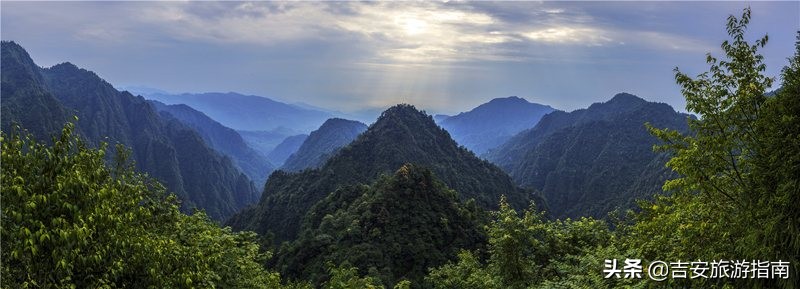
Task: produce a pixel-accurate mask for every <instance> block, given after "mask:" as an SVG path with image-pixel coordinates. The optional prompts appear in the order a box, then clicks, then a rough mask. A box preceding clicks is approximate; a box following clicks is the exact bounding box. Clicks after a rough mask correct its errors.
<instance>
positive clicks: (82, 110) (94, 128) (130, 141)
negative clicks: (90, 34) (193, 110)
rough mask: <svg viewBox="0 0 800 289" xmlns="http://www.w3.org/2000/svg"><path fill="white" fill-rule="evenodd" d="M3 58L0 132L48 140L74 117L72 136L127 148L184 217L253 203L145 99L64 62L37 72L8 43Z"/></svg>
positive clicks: (218, 158) (243, 184) (243, 185)
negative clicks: (18, 131) (19, 131)
mask: <svg viewBox="0 0 800 289" xmlns="http://www.w3.org/2000/svg"><path fill="white" fill-rule="evenodd" d="M2 57H3V58H2V63H3V65H2V75H3V83H2V86H3V98H2V107H3V128H2V129H3V130H4V131H8V130H10V129H11V127H10V124H12V123H17V124H19V125H20V126H22V127H23V128H29V127H30V131H31V132H32V133H34V135H35V137H36V138H38V139H48V140H49V139H50V136H51V135H52V134H53V133H56V132H59V131H60V128H59V127H60V126H63V124H64V123H63V121H64V120H65V119H66V120H71V118H70V116H71V115H75V116H77V117H78V119H77V122H76V123H75V125H76V131H77V132H78V133H79V134H80V135H81V136H82V137H83V138H85V139H86V140H87V141H88V143H90V144H93V145H96V144H98V143H99V142H101V141H103V142H107V143H109V144H112V145H113V144H116V143H121V144H124V145H125V146H127V147H128V148H130V149H131V150H132V157H133V160H134V161H135V164H136V168H137V169H138V170H140V171H143V172H147V173H148V174H149V175H151V176H152V177H155V178H156V179H158V180H159V181H161V182H162V183H163V184H164V185H165V186H166V187H167V188H168V190H169V191H171V192H174V193H175V194H176V195H178V196H179V197H180V198H181V199H182V200H183V206H184V209H186V210H188V209H190V208H193V207H199V208H202V209H205V210H206V211H207V213H208V214H209V215H210V216H211V217H213V218H215V219H217V220H222V219H224V218H226V217H227V216H229V215H231V214H233V213H234V212H236V211H237V210H238V209H239V208H242V207H244V206H245V205H247V204H250V203H252V202H254V201H255V200H256V199H257V197H258V194H257V191H256V190H255V188H254V186H253V184H252V183H251V182H250V180H249V179H248V178H247V176H246V175H244V174H242V173H241V172H240V171H239V170H238V169H236V166H235V165H234V164H233V163H232V162H231V161H230V160H229V159H227V158H225V157H223V156H222V155H220V154H219V153H217V152H216V151H214V150H213V149H211V148H209V147H208V146H207V145H206V144H205V142H204V141H203V139H202V138H201V137H200V135H198V133H197V132H196V131H194V130H193V129H191V128H189V127H187V126H185V125H183V124H182V123H180V122H178V121H177V120H175V119H168V118H164V117H162V116H161V115H159V113H158V112H157V111H156V110H155V109H153V107H152V106H151V105H150V104H149V103H148V102H147V101H145V100H144V99H143V98H141V97H135V96H133V95H131V94H130V93H127V92H120V91H117V90H116V89H114V87H112V86H111V84H109V83H107V82H105V81H104V80H103V79H101V78H100V77H98V76H97V75H96V74H94V73H93V72H91V71H87V70H84V69H80V68H78V67H76V66H75V65H73V64H70V63H62V64H59V65H55V66H53V67H51V68H44V69H43V68H39V67H38V66H36V65H35V64H34V63H33V61H32V60H31V58H30V56H29V55H28V54H27V52H26V51H25V50H24V49H23V48H22V47H21V46H19V45H17V44H16V43H13V42H3V43H2ZM6 96H9V97H6ZM30 108H33V110H31V111H33V113H29V112H28V111H29V109H30Z"/></svg>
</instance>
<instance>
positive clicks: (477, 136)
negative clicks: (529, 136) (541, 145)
mask: <svg viewBox="0 0 800 289" xmlns="http://www.w3.org/2000/svg"><path fill="white" fill-rule="evenodd" d="M553 110H554V109H553V108H552V107H549V106H546V105H541V104H537V103H530V102H528V101H527V100H525V99H522V98H519V97H516V96H511V97H506V98H495V99H492V100H491V101H489V102H487V103H484V104H481V105H479V106H478V107H476V108H474V109H472V110H470V111H468V112H462V113H459V114H457V115H455V116H451V117H447V118H443V119H441V120H440V121H438V123H439V125H441V126H442V127H443V128H444V129H446V130H447V131H448V132H449V133H450V135H452V136H453V139H454V140H456V142H458V143H459V144H461V145H463V146H465V147H467V148H468V149H470V150H471V151H473V152H475V154H476V155H482V154H483V153H485V152H487V151H488V150H490V149H492V148H495V147H497V146H499V145H501V144H503V143H505V142H506V141H507V140H508V139H510V138H511V137H512V136H514V135H515V134H517V133H519V132H521V131H523V130H525V129H528V128H531V127H533V126H534V125H536V123H537V122H539V119H541V118H542V116H544V115H545V114H548V113H550V112H552V111H553Z"/></svg>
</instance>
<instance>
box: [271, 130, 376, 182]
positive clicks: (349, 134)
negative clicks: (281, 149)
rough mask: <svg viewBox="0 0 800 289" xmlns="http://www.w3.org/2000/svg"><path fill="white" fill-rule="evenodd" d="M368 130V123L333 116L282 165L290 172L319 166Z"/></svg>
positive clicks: (313, 132)
mask: <svg viewBox="0 0 800 289" xmlns="http://www.w3.org/2000/svg"><path fill="white" fill-rule="evenodd" d="M365 130H367V125H365V124H363V123H361V122H358V121H353V120H346V119H341V118H331V119H329V120H326V121H325V123H323V124H322V126H320V127H319V129H317V130H315V131H312V132H311V134H310V135H309V136H308V138H306V139H305V140H304V141H303V143H302V145H301V146H300V148H299V149H297V151H296V152H295V153H294V154H292V155H291V156H289V158H288V159H287V160H286V162H285V163H284V164H283V166H282V167H281V169H282V170H285V171H289V172H296V171H301V170H304V169H308V168H318V167H320V166H322V165H323V164H325V162H326V161H327V160H328V159H329V158H331V157H332V156H333V154H334V153H336V151H338V150H339V149H340V148H342V147H343V146H346V145H348V144H349V143H350V142H352V141H353V140H355V139H356V137H358V135H359V134H361V133H362V132H364V131H365Z"/></svg>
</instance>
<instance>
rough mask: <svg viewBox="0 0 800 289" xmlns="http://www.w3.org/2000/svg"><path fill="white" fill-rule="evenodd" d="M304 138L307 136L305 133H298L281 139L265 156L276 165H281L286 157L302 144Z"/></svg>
mask: <svg viewBox="0 0 800 289" xmlns="http://www.w3.org/2000/svg"><path fill="white" fill-rule="evenodd" d="M306 138H308V135H307V134H298V135H293V136H290V137H287V138H285V139H283V141H282V142H281V143H279V144H278V145H277V146H275V148H274V149H272V151H271V152H269V154H267V158H268V159H269V160H270V161H272V162H273V163H274V164H277V165H278V166H280V165H283V163H284V162H285V161H286V159H288V158H289V156H291V155H292V154H293V153H294V152H296V151H297V150H298V149H299V148H300V146H302V145H303V142H305V141H306Z"/></svg>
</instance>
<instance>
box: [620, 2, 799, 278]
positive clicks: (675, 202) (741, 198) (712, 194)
mask: <svg viewBox="0 0 800 289" xmlns="http://www.w3.org/2000/svg"><path fill="white" fill-rule="evenodd" d="M749 22H750V9H749V8H747V9H745V10H744V12H743V14H742V16H741V17H740V18H736V17H734V16H730V17H729V18H728V23H727V31H728V34H729V35H730V37H731V40H730V41H725V42H723V43H722V49H723V51H724V52H725V59H724V60H718V59H717V58H715V57H712V56H711V55H708V56H707V62H708V64H709V65H710V68H709V71H708V72H706V73H703V74H700V75H698V76H697V77H695V78H692V77H689V76H687V75H685V74H684V73H682V72H680V70H678V69H677V68H676V70H675V71H676V80H677V82H678V84H680V85H681V88H682V90H681V91H682V93H683V95H684V96H685V98H686V102H687V106H686V107H687V109H688V110H689V111H690V112H693V113H696V114H698V115H699V116H700V117H699V118H698V119H690V120H689V126H690V129H691V133H690V134H686V135H682V134H680V133H678V132H676V131H673V130H659V129H655V128H652V127H650V130H651V132H652V133H653V134H654V135H656V136H658V137H659V138H661V139H662V140H664V141H665V143H666V144H664V145H661V146H658V147H657V149H659V150H663V151H667V152H670V153H672V154H673V157H672V158H671V159H670V161H669V162H668V163H667V166H668V167H670V168H671V169H673V170H674V171H675V172H677V173H678V174H679V175H680V177H679V178H677V179H674V180H670V181H667V182H666V184H665V185H664V188H665V189H666V190H668V191H671V192H673V195H672V196H669V197H661V198H659V199H658V200H657V201H656V202H654V203H652V204H649V205H645V206H643V211H642V212H641V213H640V214H639V215H638V216H637V223H636V224H635V225H634V226H633V230H632V232H631V234H632V238H631V240H632V244H633V246H638V247H640V248H642V249H643V253H644V254H645V256H647V257H648V258H656V259H671V260H677V259H682V260H686V259H687V258H691V259H696V258H700V259H707V260H714V259H726V258H739V259H749V260H765V259H766V260H773V261H778V260H783V261H790V262H791V264H792V266H794V271H793V272H797V268H798V264H797V261H798V255H800V244H799V243H800V241H798V240H799V238H798V237H799V236H800V234H798V219H800V216H798V208H797V201H798V194H799V192H798V180H799V178H800V171H798V164H800V161H798V154H800V149H798V146H800V138H798V127H800V126H798V120H797V117H798V115H799V114H800V110H799V109H798V96H800V94H798V93H797V89H798V88H797V83H798V80H797V79H798V73H797V71H798V69H797V67H798V64H797V61H798V55H795V57H794V58H793V59H791V60H790V65H789V66H788V67H787V68H786V69H784V72H783V81H784V83H783V84H784V88H783V89H782V90H781V91H780V92H779V93H777V95H776V96H775V97H768V96H767V89H769V88H770V87H771V86H772V84H773V81H774V80H773V79H772V78H770V77H767V76H765V75H763V73H764V71H765V69H766V66H765V65H764V63H763V56H762V55H760V54H758V50H759V49H760V48H762V47H764V46H765V45H766V43H767V40H768V37H767V36H764V37H762V38H760V39H758V40H756V41H755V43H754V44H750V43H748V42H747V41H746V40H745V31H746V28H747V25H748V24H749ZM697 244H702V245H701V246H698V245H697ZM675 282H677V281H675ZM713 282H714V284H708V286H712V285H714V286H723V285H725V283H728V282H731V281H727V280H718V281H713ZM735 282H741V283H743V284H739V285H738V286H743V285H746V286H748V287H754V288H774V287H777V286H782V287H784V288H796V287H797V286H798V278H797V277H796V276H795V277H793V279H792V280H774V279H748V280H744V281H735ZM692 284H697V283H692ZM735 284H738V283H735Z"/></svg>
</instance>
